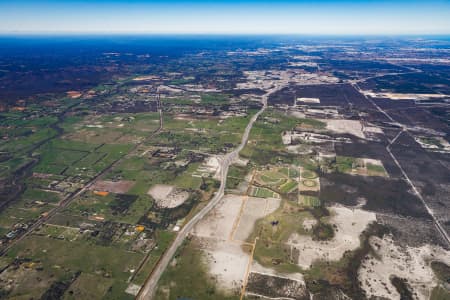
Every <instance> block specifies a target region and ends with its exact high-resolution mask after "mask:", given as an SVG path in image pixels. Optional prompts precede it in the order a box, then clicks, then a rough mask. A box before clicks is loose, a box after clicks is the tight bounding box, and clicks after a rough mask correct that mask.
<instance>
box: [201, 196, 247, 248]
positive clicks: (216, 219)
mask: <svg viewBox="0 0 450 300" xmlns="http://www.w3.org/2000/svg"><path fill="white" fill-rule="evenodd" d="M244 198H245V197H244V196H236V195H226V196H225V197H223V198H222V200H220V202H219V203H218V204H217V206H216V207H215V208H214V209H213V210H212V211H211V212H210V213H209V214H208V215H207V216H206V217H205V218H203V220H201V221H200V222H199V223H198V224H197V225H196V226H195V227H194V229H193V230H192V233H193V234H194V235H196V236H198V237H207V238H215V239H219V240H228V239H229V237H230V234H231V231H232V229H233V225H234V223H235V221H236V219H237V218H238V217H239V212H240V210H241V205H242V201H243V200H244Z"/></svg>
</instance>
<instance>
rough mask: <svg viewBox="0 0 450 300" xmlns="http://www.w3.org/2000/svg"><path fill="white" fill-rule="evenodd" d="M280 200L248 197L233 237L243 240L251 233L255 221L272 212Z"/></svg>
mask: <svg viewBox="0 0 450 300" xmlns="http://www.w3.org/2000/svg"><path fill="white" fill-rule="evenodd" d="M280 202H281V200H280V199H275V198H256V197H249V198H248V199H247V201H246V202H245V207H244V209H243V213H242V216H241V218H240V220H239V224H238V226H237V228H236V231H235V233H234V236H233V238H234V239H236V240H239V241H245V240H246V239H247V238H248V236H249V235H250V234H251V233H252V231H253V227H254V225H255V222H256V221H257V220H258V219H260V218H262V217H265V216H267V215H268V214H271V213H272V212H274V211H275V210H276V209H277V208H278V207H279V206H280ZM266 208H267V209H266Z"/></svg>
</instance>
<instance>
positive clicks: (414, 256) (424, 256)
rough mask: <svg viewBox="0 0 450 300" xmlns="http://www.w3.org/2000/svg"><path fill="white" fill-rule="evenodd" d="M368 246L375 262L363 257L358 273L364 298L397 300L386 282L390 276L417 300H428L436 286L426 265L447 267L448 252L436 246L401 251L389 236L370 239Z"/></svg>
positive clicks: (394, 292) (449, 254)
mask: <svg viewBox="0 0 450 300" xmlns="http://www.w3.org/2000/svg"><path fill="white" fill-rule="evenodd" d="M370 244H371V245H372V247H373V249H375V252H376V255H377V258H375V257H374V256H373V255H371V254H369V255H368V256H366V258H365V259H364V260H363V261H362V263H361V268H360V269H359V271H358V273H359V279H360V281H361V284H362V288H363V289H364V290H365V291H366V293H367V296H368V298H370V297H371V296H373V297H385V298H388V299H400V294H399V293H398V292H397V290H396V289H395V287H394V286H393V285H392V284H391V281H390V277H391V276H397V277H399V278H405V279H406V280H407V283H408V284H409V285H410V287H411V288H412V289H413V291H412V292H413V293H416V295H417V296H416V297H417V299H429V298H430V295H431V291H432V289H433V288H434V287H435V286H436V285H437V279H436V277H435V275H434V273H433V271H432V269H431V267H430V262H431V261H433V260H435V261H441V262H444V263H445V264H447V265H450V251H447V250H444V249H442V248H440V247H437V246H431V245H424V246H422V247H418V248H413V247H407V248H404V247H400V246H398V245H396V244H395V243H394V242H393V240H392V238H391V237H390V236H386V237H384V238H383V239H380V238H378V237H371V238H370Z"/></svg>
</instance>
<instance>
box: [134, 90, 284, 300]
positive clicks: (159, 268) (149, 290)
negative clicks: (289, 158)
mask: <svg viewBox="0 0 450 300" xmlns="http://www.w3.org/2000/svg"><path fill="white" fill-rule="evenodd" d="M280 88H281V87H278V86H275V87H273V88H271V89H269V90H268V91H267V92H266V93H265V94H264V95H263V96H262V103H263V107H262V108H261V109H260V110H259V111H258V112H257V113H256V114H255V115H253V117H252V118H251V119H250V121H249V123H248V124H247V127H246V128H245V131H244V134H243V136H242V140H241V143H240V144H239V146H238V147H237V148H236V149H234V150H233V151H232V152H230V153H228V154H227V155H225V156H224V158H223V160H222V161H221V182H220V187H219V190H218V191H217V192H216V193H215V195H214V197H213V198H212V199H211V200H210V201H209V203H208V204H207V205H206V206H205V207H204V208H203V209H202V210H201V211H200V212H199V213H198V214H196V215H195V216H194V217H193V218H192V219H191V220H190V221H189V222H188V223H187V224H186V225H185V226H184V227H183V228H182V229H181V230H180V231H179V232H178V235H177V237H176V238H175V240H174V241H173V243H172V244H171V246H170V247H169V248H168V249H167V250H166V252H165V253H164V254H163V256H162V257H161V258H160V260H159V262H158V264H157V265H156V267H155V268H154V269H153V271H152V273H151V274H150V276H149V277H148V279H147V281H146V282H145V283H144V285H143V287H142V288H141V290H140V291H139V294H138V295H137V297H136V299H139V300H144V299H146V300H148V299H152V297H153V295H154V293H155V291H156V287H157V284H158V281H159V279H160V278H161V275H162V273H163V272H164V270H165V269H166V267H167V266H168V264H169V263H170V260H171V259H172V257H173V256H174V255H175V252H176V251H177V249H178V247H180V246H181V244H182V243H183V241H184V239H185V238H186V237H187V235H188V234H189V232H190V231H191V230H192V228H194V226H195V225H196V224H197V223H198V222H199V221H200V220H201V219H203V218H204V217H205V216H206V214H207V213H209V212H210V211H211V210H212V209H213V208H214V206H216V205H217V203H219V201H220V199H222V197H223V196H224V192H225V186H226V182H227V174H228V168H229V166H230V164H231V163H232V162H233V160H234V159H235V158H237V156H238V155H239V152H240V151H241V150H242V149H244V147H245V145H246V144H247V141H248V137H249V135H250V131H251V129H252V127H253V124H254V123H255V121H256V120H257V119H258V117H259V116H260V115H261V114H262V113H263V112H264V110H265V109H266V108H267V99H268V98H269V96H270V94H272V93H274V92H276V91H278V90H279V89H280Z"/></svg>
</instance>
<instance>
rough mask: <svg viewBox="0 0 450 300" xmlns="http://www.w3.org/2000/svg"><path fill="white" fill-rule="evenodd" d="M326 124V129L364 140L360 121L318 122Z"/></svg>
mask: <svg viewBox="0 0 450 300" xmlns="http://www.w3.org/2000/svg"><path fill="white" fill-rule="evenodd" d="M319 121H321V122H324V123H326V124H327V129H328V130H331V131H334V132H337V133H343V134H345V133H348V134H352V135H354V136H357V137H359V138H361V139H363V138H365V135H364V133H363V128H362V125H361V122H360V121H357V120H344V119H341V120H329V119H325V120H319Z"/></svg>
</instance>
